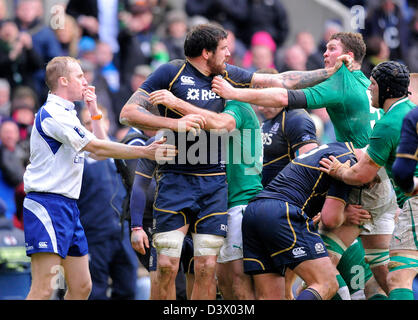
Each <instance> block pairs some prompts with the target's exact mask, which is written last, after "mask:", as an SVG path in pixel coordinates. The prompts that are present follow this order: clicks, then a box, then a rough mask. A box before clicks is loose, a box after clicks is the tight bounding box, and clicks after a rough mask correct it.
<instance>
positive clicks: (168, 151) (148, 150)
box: [143, 138, 178, 163]
mask: <svg viewBox="0 0 418 320" xmlns="http://www.w3.org/2000/svg"><path fill="white" fill-rule="evenodd" d="M166 141H167V139H166V138H161V139H160V140H157V141H154V142H153V143H151V144H150V145H148V146H145V147H143V148H145V158H147V159H150V160H155V161H157V162H158V163H165V162H167V161H171V160H173V159H174V157H175V156H176V155H177V153H178V151H177V149H176V146H174V145H172V144H166V143H165V142H166Z"/></svg>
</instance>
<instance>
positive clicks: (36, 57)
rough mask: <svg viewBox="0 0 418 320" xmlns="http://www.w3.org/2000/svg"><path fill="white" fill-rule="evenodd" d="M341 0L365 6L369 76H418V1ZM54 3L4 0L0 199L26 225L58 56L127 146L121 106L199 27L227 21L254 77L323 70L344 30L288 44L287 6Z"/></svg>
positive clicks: (150, 0)
mask: <svg viewBox="0 0 418 320" xmlns="http://www.w3.org/2000/svg"><path fill="white" fill-rule="evenodd" d="M339 1H340V2H341V3H342V4H343V5H345V6H347V8H351V7H352V6H355V5H361V6H363V7H364V8H365V12H366V19H365V24H364V28H362V29H359V30H355V31H358V32H361V33H362V34H363V36H364V39H365V41H366V44H367V55H366V58H365V60H364V63H363V69H362V71H363V72H364V73H365V75H366V76H369V75H370V72H371V70H372V68H373V67H374V66H375V65H377V64H378V63H380V62H383V61H386V60H397V61H401V62H404V63H405V64H406V65H408V67H409V69H410V71H411V72H418V1H416V0H398V1H396V0H358V1H356V0H351V1H350V0H339ZM51 2H53V1H42V0H9V1H8V0H0V198H1V199H2V200H3V201H4V203H5V206H6V210H5V213H4V215H5V217H6V218H8V219H11V220H13V223H14V225H15V227H17V228H20V229H23V226H22V202H23V198H24V192H23V173H24V171H25V167H26V165H27V164H28V159H29V152H30V151H29V138H30V132H31V127H32V125H33V122H34V117H35V114H36V112H37V110H38V109H39V108H40V107H41V106H42V104H43V102H44V101H45V98H46V96H47V94H48V91H47V87H46V85H45V82H44V75H45V65H46V63H47V62H48V61H49V60H50V59H52V58H53V57H55V56H62V55H68V56H72V57H75V58H78V59H79V60H80V61H81V65H82V67H83V70H84V72H85V74H86V78H87V80H88V81H89V82H90V84H92V85H94V86H95V87H96V94H97V96H98V103H99V104H100V105H101V107H102V108H104V109H106V113H107V116H108V118H109V121H110V127H109V135H110V136H112V137H114V139H116V140H120V139H121V138H122V137H124V136H125V134H126V133H127V131H128V130H129V128H126V127H124V126H122V125H121V124H120V123H119V121H118V118H119V113H120V110H121V108H122V106H123V104H124V103H125V102H126V101H127V100H128V99H129V97H130V96H131V95H132V93H133V92H134V91H135V90H136V89H137V88H138V87H139V86H140V84H141V83H142V82H143V81H144V80H145V78H146V77H147V76H148V75H149V74H150V73H151V72H152V71H153V70H155V69H156V68H157V67H158V66H159V65H160V64H162V63H165V62H168V61H170V60H173V59H184V58H185V57H184V54H183V42H184V39H185V36H186V33H187V31H188V30H189V29H190V28H191V27H193V26H194V25H196V24H200V23H206V22H215V23H219V24H221V25H222V26H223V27H224V28H225V29H226V30H227V31H228V33H229V38H228V40H229V50H230V52H231V60H230V61H229V62H230V63H231V64H235V65H238V66H241V67H244V68H247V69H251V70H253V71H255V70H259V69H265V68H275V69H277V70H278V71H279V72H285V71H288V70H301V71H304V70H313V69H318V68H322V67H323V66H324V63H323V53H324V52H325V49H326V48H325V45H326V43H327V42H328V40H329V38H330V36H331V35H332V34H333V33H335V32H338V31H347V30H343V25H342V23H341V21H339V20H337V19H336V20H328V21H324V28H323V32H322V34H321V35H320V41H315V38H317V37H315V36H316V35H313V34H312V33H311V31H310V30H304V31H301V32H299V33H297V35H296V36H295V38H294V39H289V35H290V23H289V13H288V12H287V9H286V7H285V6H284V5H283V3H282V1H281V0H105V1H103V0H102V1H101V0H61V1H56V3H57V4H55V5H53V6H52V9H51ZM46 3H48V5H49V6H48V8H46V6H45V4H46ZM46 9H48V10H49V9H51V18H50V21H46V19H45V16H46ZM48 16H49V15H48ZM76 107H77V108H78V110H79V111H80V110H82V108H83V105H82V103H79V104H77V105H76ZM255 109H256V108H255ZM256 111H257V114H258V116H259V118H260V121H262V120H264V118H263V114H262V113H260V112H258V110H256ZM313 112H314V113H312V115H313V118H314V120H315V123H316V125H317V127H318V129H319V136H320V139H321V140H322V141H321V143H327V142H330V141H331V140H333V139H334V138H335V136H334V132H333V128H332V124H331V122H330V121H329V118H328V115H327V113H326V111H325V109H318V110H315V111H313Z"/></svg>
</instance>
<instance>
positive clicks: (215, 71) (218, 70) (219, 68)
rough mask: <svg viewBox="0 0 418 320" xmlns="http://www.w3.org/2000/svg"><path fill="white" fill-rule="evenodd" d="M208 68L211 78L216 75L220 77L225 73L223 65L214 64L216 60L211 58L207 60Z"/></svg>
mask: <svg viewBox="0 0 418 320" xmlns="http://www.w3.org/2000/svg"><path fill="white" fill-rule="evenodd" d="M207 63H208V67H209V70H210V73H211V75H213V76H217V75H219V74H220V75H222V74H223V73H224V71H225V63H224V62H222V63H216V59H215V58H214V57H213V56H211V57H210V58H208V62H207Z"/></svg>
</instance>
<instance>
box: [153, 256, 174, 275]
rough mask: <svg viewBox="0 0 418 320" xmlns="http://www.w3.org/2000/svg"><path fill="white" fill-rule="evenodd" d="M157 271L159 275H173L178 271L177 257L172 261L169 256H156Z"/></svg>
mask: <svg viewBox="0 0 418 320" xmlns="http://www.w3.org/2000/svg"><path fill="white" fill-rule="evenodd" d="M158 271H159V274H160V276H163V277H171V276H175V275H176V274H177V271H178V259H176V261H174V260H173V259H170V258H169V257H163V256H160V255H159V256H158Z"/></svg>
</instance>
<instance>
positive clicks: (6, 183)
mask: <svg viewBox="0 0 418 320" xmlns="http://www.w3.org/2000/svg"><path fill="white" fill-rule="evenodd" d="M0 141H1V145H0V194H1V198H2V199H3V200H4V201H5V202H6V206H7V210H6V214H5V215H6V217H7V218H9V219H12V218H13V215H14V214H15V212H16V203H15V188H16V187H18V186H19V185H20V184H22V183H23V173H24V172H25V167H24V166H23V163H21V162H20V160H19V159H18V158H17V156H16V151H17V149H18V146H17V142H18V141H19V128H18V126H17V124H16V122H14V121H13V120H12V119H10V118H9V119H5V120H3V121H2V123H1V125H0Z"/></svg>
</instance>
